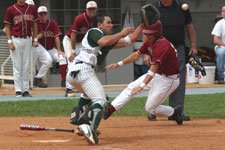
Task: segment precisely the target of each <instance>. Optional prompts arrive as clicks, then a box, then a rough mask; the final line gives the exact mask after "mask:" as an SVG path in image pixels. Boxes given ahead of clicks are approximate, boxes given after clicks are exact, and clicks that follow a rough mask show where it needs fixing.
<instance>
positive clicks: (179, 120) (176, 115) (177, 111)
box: [173, 105, 183, 125]
mask: <svg viewBox="0 0 225 150" xmlns="http://www.w3.org/2000/svg"><path fill="white" fill-rule="evenodd" d="M173 117H174V118H175V120H176V122H177V124H178V125H181V124H182V123H183V118H182V109H181V106H180V105H177V106H175V107H174V113H173Z"/></svg>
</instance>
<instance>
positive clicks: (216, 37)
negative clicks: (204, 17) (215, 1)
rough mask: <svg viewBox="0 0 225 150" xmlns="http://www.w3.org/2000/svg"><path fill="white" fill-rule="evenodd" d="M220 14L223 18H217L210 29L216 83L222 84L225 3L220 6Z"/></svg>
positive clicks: (224, 44) (224, 46) (224, 54)
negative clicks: (215, 68) (214, 56)
mask: <svg viewBox="0 0 225 150" xmlns="http://www.w3.org/2000/svg"><path fill="white" fill-rule="evenodd" d="M221 16H222V17H223V19H221V20H219V21H218V22H217V23H216V25H215V26H214V28H213V30H212V33H211V34H212V35H213V42H214V44H215V45H216V46H215V53H216V56H217V58H216V67H217V76H218V84H224V64H225V20H224V18H225V4H223V5H222V6H221Z"/></svg>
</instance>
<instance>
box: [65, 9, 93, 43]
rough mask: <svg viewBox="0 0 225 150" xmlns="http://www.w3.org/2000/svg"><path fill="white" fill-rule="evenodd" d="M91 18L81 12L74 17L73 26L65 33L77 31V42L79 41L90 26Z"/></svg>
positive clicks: (69, 33)
mask: <svg viewBox="0 0 225 150" xmlns="http://www.w3.org/2000/svg"><path fill="white" fill-rule="evenodd" d="M92 26H93V19H91V18H90V17H88V15H87V13H82V14H80V15H78V16H76V17H75V18H74V22H73V26H72V27H71V28H70V29H69V30H68V31H67V33H66V35H67V36H68V37H70V36H71V33H72V32H77V33H78V35H77V40H76V41H77V42H81V41H82V39H83V38H84V35H85V34H86V33H87V31H88V29H90V28H92Z"/></svg>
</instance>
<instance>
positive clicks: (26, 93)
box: [23, 91, 32, 97]
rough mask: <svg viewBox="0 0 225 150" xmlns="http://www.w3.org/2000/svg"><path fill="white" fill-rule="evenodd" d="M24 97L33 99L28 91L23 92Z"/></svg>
mask: <svg viewBox="0 0 225 150" xmlns="http://www.w3.org/2000/svg"><path fill="white" fill-rule="evenodd" d="M23 97H32V96H31V95H30V93H29V92H28V91H25V92H23Z"/></svg>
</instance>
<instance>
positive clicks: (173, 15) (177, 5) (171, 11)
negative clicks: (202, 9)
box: [148, 0, 198, 121]
mask: <svg viewBox="0 0 225 150" xmlns="http://www.w3.org/2000/svg"><path fill="white" fill-rule="evenodd" d="M154 5H155V6H156V7H157V8H158V9H159V12H160V20H161V22H162V25H163V36H165V37H166V38H167V39H168V40H169V41H170V42H171V43H172V44H173V45H174V46H175V48H176V50H177V52H178V59H179V69H180V85H179V87H178V88H177V89H176V90H175V91H174V92H173V93H172V94H171V95H170V96H169V105H170V106H172V107H175V106H177V105H181V107H182V112H183V110H184V98H185V84H186V77H185V74H186V64H185V30H186V33H187V35H188V39H189V42H190V50H189V55H193V56H196V55H197V53H198V51H197V49H196V41H195V31H194V27H193V25H192V17H191V13H190V11H189V9H187V10H186V9H185V10H184V9H182V5H183V2H181V1H180V0H158V1H157V2H156V3H154ZM182 117H183V120H184V121H189V120H190V117H189V116H188V115H186V114H185V113H184V112H183V113H182ZM148 118H149V120H155V119H156V117H155V116H154V115H151V114H149V116H148ZM168 119H169V120H175V118H173V117H168Z"/></svg>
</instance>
